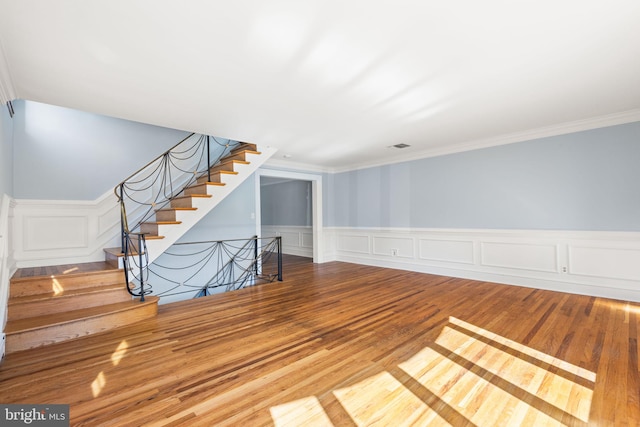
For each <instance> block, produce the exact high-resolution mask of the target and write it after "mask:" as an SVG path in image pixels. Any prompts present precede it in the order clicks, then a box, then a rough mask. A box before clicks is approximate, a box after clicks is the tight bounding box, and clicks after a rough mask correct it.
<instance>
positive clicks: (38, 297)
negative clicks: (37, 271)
mask: <svg viewBox="0 0 640 427" xmlns="http://www.w3.org/2000/svg"><path fill="white" fill-rule="evenodd" d="M114 289H116V290H117V289H123V290H124V283H114V284H112V285H103V286H95V287H92V288H80V289H71V290H68V291H62V292H61V293H58V294H56V293H55V292H47V293H41V294H34V295H24V296H15V297H11V298H9V301H8V305H10V306H11V305H19V304H26V303H30V302H36V301H43V300H48V299H56V298H70V297H75V296H78V295H86V294H92V293H101V292H108V291H112V290H114Z"/></svg>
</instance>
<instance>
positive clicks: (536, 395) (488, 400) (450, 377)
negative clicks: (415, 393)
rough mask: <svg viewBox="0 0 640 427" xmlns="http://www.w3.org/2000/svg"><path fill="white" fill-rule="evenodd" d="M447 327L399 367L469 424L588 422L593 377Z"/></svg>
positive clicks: (476, 331)
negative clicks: (498, 417)
mask: <svg viewBox="0 0 640 427" xmlns="http://www.w3.org/2000/svg"><path fill="white" fill-rule="evenodd" d="M450 325H451V327H450V326H445V327H444V328H443V330H442V332H441V333H440V335H439V336H438V338H437V340H436V342H435V344H434V345H433V346H429V347H426V348H424V349H423V350H421V351H420V352H418V353H417V354H416V355H414V356H413V357H412V358H410V359H409V360H408V361H406V362H404V363H401V364H400V365H399V367H400V368H401V369H402V370H403V371H405V372H406V373H407V374H408V375H410V376H411V377H413V378H414V379H415V380H417V381H418V382H419V383H420V384H422V385H423V386H424V387H425V388H427V389H428V390H429V391H430V392H431V393H433V394H435V395H437V396H438V397H439V398H440V399H442V400H443V401H444V402H446V403H447V404H449V405H451V406H452V407H454V408H455V409H456V410H457V411H459V412H460V414H462V415H463V416H465V417H466V418H468V419H469V420H470V421H471V422H473V423H482V422H483V420H487V419H492V417H494V418H495V416H496V415H495V414H496V413H500V414H501V416H500V420H501V421H503V422H506V423H508V424H510V425H564V423H563V420H572V422H578V423H579V422H580V421H582V422H588V420H589V411H590V408H591V399H592V395H593V386H594V384H593V381H595V375H594V374H593V373H592V372H589V371H586V370H584V369H582V368H579V367H577V366H574V365H571V364H569V363H567V362H564V361H562V360H559V359H556V358H554V357H552V356H549V355H546V354H544V353H541V352H539V351H535V350H533V349H531V348H529V347H526V346H523V345H520V344H517V343H514V342H513V341H510V340H508V339H506V338H504V337H500V336H498V335H496V334H492V333H489V332H488V331H485V330H483V329H481V328H478V327H475V326H473V325H470V324H468V323H465V322H462V321H460V320H458V319H455V318H451V319H450ZM460 325H464V330H466V331H464V330H463V331H464V332H462V331H460V330H459V329H454V327H453V326H460ZM471 329H473V331H471ZM473 335H477V336H473ZM500 347H502V348H500ZM512 350H515V351H512ZM550 368H551V370H552V371H553V372H550V371H549V369H550Z"/></svg>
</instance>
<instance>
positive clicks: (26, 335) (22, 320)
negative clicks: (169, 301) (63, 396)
mask: <svg viewBox="0 0 640 427" xmlns="http://www.w3.org/2000/svg"><path fill="white" fill-rule="evenodd" d="M275 151H276V150H275V149H271V148H267V149H266V150H264V151H258V148H257V147H256V146H255V145H254V144H246V143H243V144H241V145H240V146H239V147H237V148H235V149H234V150H232V151H231V152H230V153H229V154H228V155H226V156H225V157H224V158H222V159H221V160H220V161H219V162H218V163H217V164H216V165H214V166H213V167H211V169H210V173H209V174H206V175H205V176H204V177H202V178H199V179H198V180H197V181H196V182H194V183H193V184H191V185H190V186H189V187H187V188H185V189H184V191H183V192H182V195H180V196H178V197H175V198H173V199H172V200H171V201H170V204H169V205H168V206H166V207H161V208H158V209H157V210H156V211H155V218H154V220H152V221H145V222H143V223H142V224H140V231H141V232H143V233H146V236H145V237H146V241H147V255H148V257H149V263H151V262H153V260H155V259H156V258H157V257H158V256H160V255H161V254H162V253H163V252H164V251H165V250H167V249H168V248H169V247H170V246H171V245H172V244H173V243H175V242H176V241H177V240H178V239H179V238H180V237H181V236H182V235H183V234H184V233H186V232H187V231H188V230H189V229H190V228H191V227H193V226H194V225H195V224H196V223H197V222H198V221H200V219H202V218H203V217H204V216H205V215H207V213H209V212H210V211H211V210H212V209H213V208H214V207H215V206H216V205H217V204H218V203H220V201H222V200H223V199H224V198H225V197H226V196H227V195H228V194H230V193H231V192H232V191H233V190H235V188H237V187H238V186H239V185H240V184H241V183H242V182H243V181H244V180H245V179H246V178H248V177H249V176H250V175H251V174H252V173H253V172H255V171H256V170H257V169H258V168H259V167H260V166H261V165H262V164H263V163H264V162H265V161H266V160H267V159H268V158H269V157H271V155H273V153H274V152H275ZM122 257H123V255H122V253H121V248H106V249H105V259H106V261H105V262H103V263H86V264H75V265H62V266H52V267H41V268H35V269H21V270H18V271H17V272H16V274H15V275H14V277H13V278H12V279H11V284H10V296H9V303H8V321H7V326H6V328H5V334H6V352H7V353H13V352H17V351H21V350H27V349H30V348H36V347H41V346H44V345H48V344H53V343H58V342H62V341H67V340H70V339H74V338H79V337H83V336H86V335H90V334H94V333H98V332H103V331H107V330H109V329H114V328H118V327H122V326H126V325H130V324H133V323H136V322H139V321H141V320H144V319H148V318H151V317H154V316H155V315H156V313H157V310H158V308H157V304H158V300H159V298H158V297H155V296H147V297H145V301H144V302H140V300H139V299H138V298H132V297H131V295H130V294H129V292H128V291H127V289H126V287H125V283H124V282H125V280H124V271H123V269H122V267H123V263H122Z"/></svg>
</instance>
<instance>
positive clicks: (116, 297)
mask: <svg viewBox="0 0 640 427" xmlns="http://www.w3.org/2000/svg"><path fill="white" fill-rule="evenodd" d="M130 299H131V295H129V293H128V292H127V291H126V289H125V288H124V283H123V284H122V287H121V288H118V289H109V290H105V291H101V292H91V293H86V294H80V295H70V296H64V295H61V296H59V297H51V298H48V299H43V300H41V301H28V302H24V303H21V302H18V303H11V301H9V311H8V320H9V321H11V320H18V319H26V318H28V317H34V316H42V315H45V314H54V313H63V312H65V311H71V310H77V309H78V308H89V307H99V306H101V305H105V304H115V303H118V302H126V301H129V300H130Z"/></svg>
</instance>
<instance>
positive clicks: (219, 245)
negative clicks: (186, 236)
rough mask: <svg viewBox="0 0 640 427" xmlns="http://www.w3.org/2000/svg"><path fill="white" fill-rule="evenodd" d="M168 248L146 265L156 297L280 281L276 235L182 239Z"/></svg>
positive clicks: (280, 268)
mask: <svg viewBox="0 0 640 427" xmlns="http://www.w3.org/2000/svg"><path fill="white" fill-rule="evenodd" d="M236 242H241V243H239V244H234V243H236ZM172 248H173V249H174V250H168V251H166V252H165V253H164V254H163V256H162V258H159V259H158V260H156V261H155V262H154V263H153V264H152V265H151V266H150V267H149V272H150V273H149V274H150V276H149V281H151V282H153V283H154V285H153V287H154V289H156V290H157V291H155V292H154V293H155V295H157V296H160V297H168V296H176V295H180V294H185V293H190V292H195V295H196V296H198V295H204V294H206V293H207V290H208V289H214V288H225V289H226V290H227V291H229V290H235V289H240V288H242V287H245V286H247V284H248V283H249V284H255V283H265V282H272V281H274V280H278V281H282V238H281V237H280V236H277V237H269V238H260V237H258V236H253V237H251V238H248V239H228V240H211V241H199V242H184V243H179V244H174V245H173V246H172ZM274 256H276V257H277V259H275V260H274V259H273V257H274Z"/></svg>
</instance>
